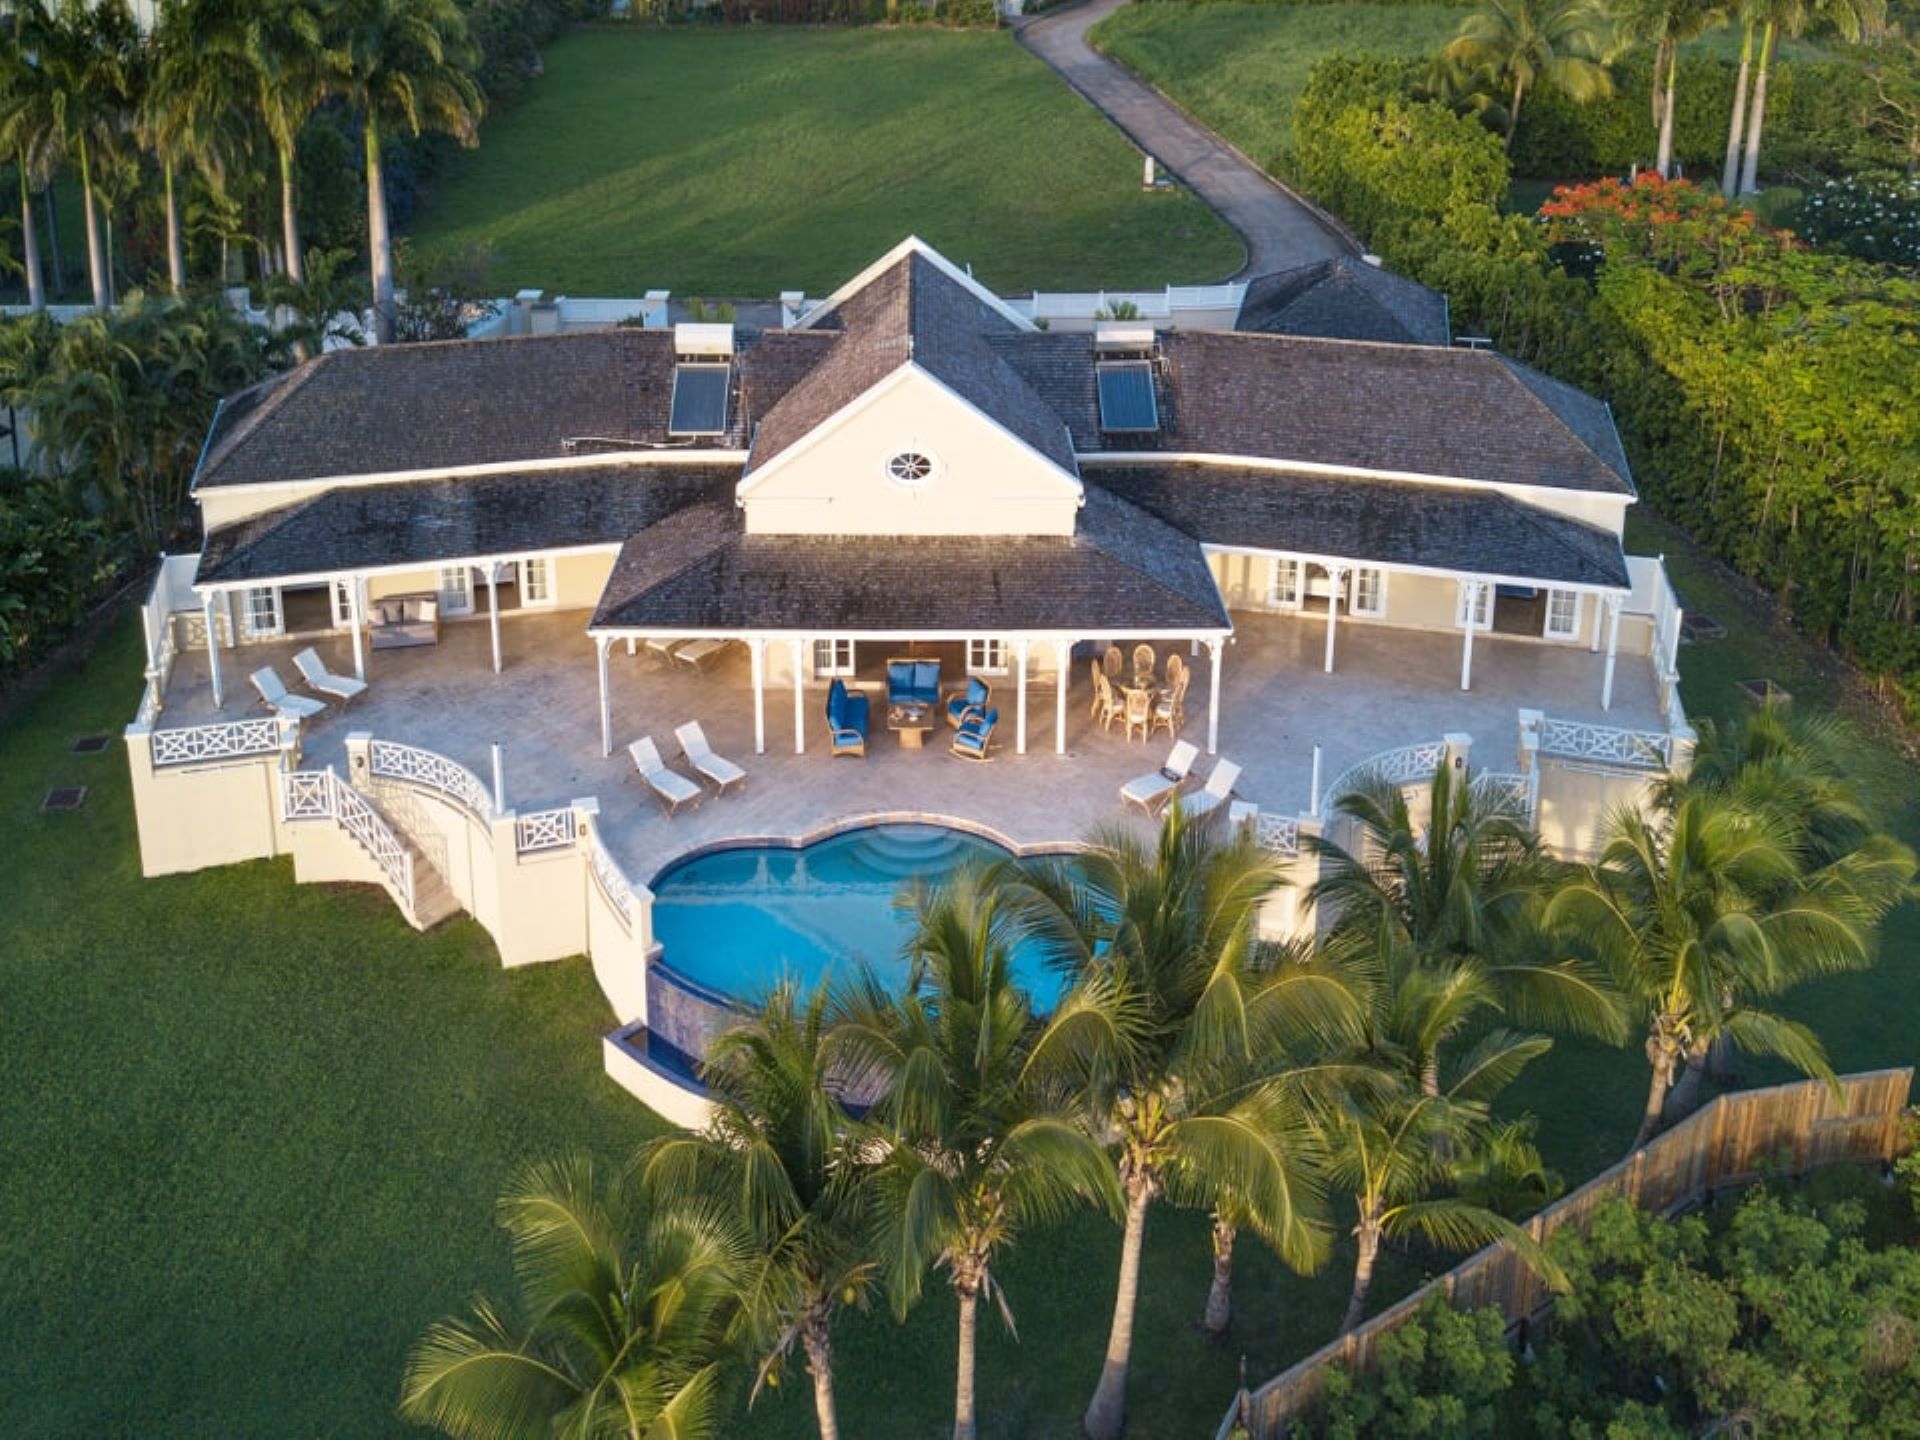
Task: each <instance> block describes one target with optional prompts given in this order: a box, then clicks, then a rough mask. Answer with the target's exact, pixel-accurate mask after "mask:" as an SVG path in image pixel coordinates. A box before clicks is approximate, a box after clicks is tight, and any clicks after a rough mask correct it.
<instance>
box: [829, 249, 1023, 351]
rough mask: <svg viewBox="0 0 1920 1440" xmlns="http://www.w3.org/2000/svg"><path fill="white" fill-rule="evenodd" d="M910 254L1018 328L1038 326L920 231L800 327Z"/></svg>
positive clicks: (846, 286)
mask: <svg viewBox="0 0 1920 1440" xmlns="http://www.w3.org/2000/svg"><path fill="white" fill-rule="evenodd" d="M909 255H918V256H920V257H921V258H922V259H923V260H925V261H927V262H928V263H929V264H931V265H932V266H933V267H934V268H935V269H936V270H938V271H939V272H940V273H941V274H942V275H945V276H946V277H947V278H948V279H949V280H952V281H953V282H954V283H955V284H957V285H959V286H960V287H961V288H962V289H964V290H966V291H967V292H968V293H969V294H971V295H972V296H973V297H974V299H976V300H978V301H979V302H980V303H981V304H982V305H985V306H986V307H987V308H988V309H990V310H992V311H993V312H994V313H995V314H997V315H999V316H1001V317H1002V318H1004V319H1005V320H1006V321H1007V322H1008V323H1009V324H1011V325H1012V326H1013V327H1014V329H1016V330H1031V329H1033V328H1034V325H1033V322H1032V321H1031V320H1029V319H1028V318H1027V317H1026V316H1024V315H1022V314H1021V313H1020V312H1019V311H1018V310H1016V309H1014V308H1013V307H1012V306H1011V305H1009V304H1007V302H1006V301H1004V300H1002V299H1001V298H1000V297H999V296H998V295H996V294H994V293H993V291H991V290H989V289H988V288H987V287H986V286H984V285H982V284H981V283H980V282H979V281H978V280H976V279H974V278H973V276H972V275H970V274H968V273H967V272H966V271H965V270H962V269H961V268H960V267H959V266H958V265H956V264H954V263H953V262H952V261H951V260H949V259H947V257H946V256H944V255H942V254H941V253H940V252H939V251H938V250H936V249H934V248H933V247H932V246H931V245H929V244H927V242H926V241H924V240H922V239H921V238H920V237H919V236H918V235H909V236H908V237H907V238H906V239H904V240H902V241H901V242H900V243H899V244H898V245H896V246H894V247H893V248H892V249H891V250H889V251H887V253H886V254H884V255H882V256H881V257H880V258H879V259H878V260H876V261H874V262H873V263H872V264H871V265H869V266H867V268H866V269H864V270H862V271H861V272H860V273H859V274H858V275H856V276H854V277H853V278H852V279H851V280H849V281H847V283H846V284H844V285H842V286H841V287H840V288H839V289H838V290H835V291H834V292H833V293H832V294H831V295H829V296H827V298H826V299H824V300H822V301H821V302H820V303H819V304H817V305H815V306H814V307H813V308H812V309H811V310H809V311H807V313H806V315H805V316H804V317H803V318H802V319H801V321H800V323H799V325H798V326H797V327H796V328H797V329H801V330H810V329H812V328H813V327H814V325H816V324H817V323H818V322H819V321H821V320H824V319H825V318H826V317H827V316H829V315H831V314H832V313H833V312H834V310H835V309H836V308H837V307H838V306H839V304H840V302H841V301H842V300H844V299H846V298H847V297H848V296H849V295H854V294H857V293H859V292H860V291H861V290H864V289H866V287H867V285H868V284H869V283H870V282H871V281H872V280H873V279H874V278H875V277H876V276H880V275H884V274H886V272H887V271H889V270H891V269H892V268H893V267H894V266H895V265H897V264H899V263H900V261H902V260H904V259H905V258H906V257H907V256H909Z"/></svg>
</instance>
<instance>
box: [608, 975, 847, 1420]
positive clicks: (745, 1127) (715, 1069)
mask: <svg viewBox="0 0 1920 1440" xmlns="http://www.w3.org/2000/svg"><path fill="white" fill-rule="evenodd" d="M830 1019H831V1008H830V1004H829V999H828V993H827V990H826V987H825V986H822V987H820V988H819V989H816V990H815V991H813V992H812V993H811V994H809V995H806V996H804V997H803V996H801V995H800V994H799V993H798V992H797V991H796V990H795V988H794V987H793V986H792V985H790V984H782V985H780V986H778V987H776V988H775V990H774V991H773V993H772V994H771V995H769V996H768V997H767V999H766V1000H765V1001H764V1002H763V1003H762V1005H761V1006H760V1008H759V1009H758V1010H757V1011H755V1012H754V1014H753V1015H752V1016H751V1017H750V1018H749V1019H747V1020H746V1021H744V1022H743V1023H741V1024H739V1025H736V1026H735V1027H734V1028H732V1029H730V1030H728V1031H726V1032H724V1033H723V1034H721V1035H720V1036H719V1037H718V1038H717V1039H715V1040H714V1041H713V1043H712V1044H711V1045H710V1046H709V1047H708V1051H707V1060H706V1064H705V1066H704V1068H703V1070H702V1072H701V1073H702V1076H703V1078H704V1079H705V1081H706V1083H707V1088H708V1091H709V1093H710V1095H711V1097H712V1101H713V1107H714V1109H713V1118H712V1120H711V1121H710V1122H709V1123H708V1125H707V1128H706V1130H705V1131H704V1132H702V1133H701V1134H698V1135H675V1136H671V1137H669V1138H667V1139H665V1140H662V1141H660V1142H658V1143H657V1144H655V1145H654V1146H652V1147H650V1148H649V1150H648V1151H647V1152H646V1155H645V1169H644V1172H643V1173H644V1176H645V1181H646V1188H647V1192H648V1193H649V1194H650V1195H653V1196H654V1197H655V1198H656V1199H657V1200H660V1201H665V1202H667V1203H669V1204H675V1203H693V1202H695V1201H697V1200H698V1199H700V1198H701V1197H703V1196H705V1197H710V1198H712V1199H714V1200H717V1201H720V1202H722V1203H725V1204H727V1205H729V1206H731V1207H732V1208H733V1210H734V1211H735V1212H736V1213H737V1215H738V1217H739V1221H740V1223H741V1225H742V1226H743V1228H744V1229H745V1231H746V1233H747V1235H748V1237H749V1242H750V1249H751V1251H752V1255H751V1258H750V1260H749V1262H748V1264H747V1266H746V1268H745V1276H744V1278H743V1280H742V1283H741V1290H740V1295H741V1303H742V1306H743V1310H744V1317H745V1320H746V1322H747V1324H748V1326H749V1328H750V1330H751V1333H752V1335H753V1338H754V1340H755V1341H756V1343H757V1344H758V1345H759V1346H760V1349H761V1361H760V1365H759V1369H758V1372H757V1374H756V1376H755V1381H754V1387H753V1398H755V1399H758V1397H759V1395H760V1391H761V1388H762V1386H764V1385H767V1384H778V1383H779V1378H780V1375H781V1374H782V1372H783V1369H784V1365H785V1362H786V1359H787V1357H788V1356H789V1355H790V1354H791V1353H792V1351H793V1348H794V1346H795V1345H796V1344H797V1345H798V1346H799V1347H800V1349H801V1351H802V1352H803V1353H804V1354H805V1356H806V1365H807V1371H808V1373H809V1374H810V1375H811V1376H812V1377H813V1402H814V1412H815V1415H816V1417H817V1420H818V1424H819V1429H820V1436H821V1440H835V1437H837V1436H838V1435H839V1433H840V1425H839V1420H838V1416H837V1411H836V1408H835V1405H834V1395H833V1318H834V1313H835V1311H836V1310H838V1309H839V1308H840V1307H841V1306H842V1305H847V1304H853V1303H856V1302H858V1301H860V1300H861V1299H863V1298H864V1296H865V1294H866V1291H867V1289H868V1286H869V1283H870V1281H871V1279H872V1275H873V1270H874V1264H873V1262H872V1260H871V1258H870V1257H869V1254H868V1252H867V1249H866V1247H865V1240H866V1213H865V1211H866V1205H865V1200H866V1193H865V1191H864V1189H863V1187H862V1184H861V1181H862V1180H863V1179H864V1175H863V1173H862V1171H861V1168H860V1167H859V1165H858V1164H857V1154H856V1151H855V1149H854V1147H853V1145H852V1144H851V1143H850V1139H849V1137H850V1134H851V1133H852V1131H853V1129H854V1127H853V1124H852V1122H851V1120H850V1119H849V1118H848V1115H847V1112H846V1110H845V1109H843V1108H842V1106H841V1103H840V1099H839V1087H838V1085H837V1083H836V1080H835V1075H834V1064H833V1058H832V1054H833V1046H832V1044H831V1042H830V1038H829V1022H830Z"/></svg>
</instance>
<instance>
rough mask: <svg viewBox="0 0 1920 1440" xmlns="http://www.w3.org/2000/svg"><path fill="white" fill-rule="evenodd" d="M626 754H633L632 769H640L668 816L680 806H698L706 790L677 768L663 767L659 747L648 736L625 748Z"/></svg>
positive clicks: (648, 786)
mask: <svg viewBox="0 0 1920 1440" xmlns="http://www.w3.org/2000/svg"><path fill="white" fill-rule="evenodd" d="M627 754H629V755H631V756H632V757H633V768H634V769H636V770H638V771H639V772H640V778H641V779H642V780H644V781H646V782H647V788H648V789H649V790H651V791H653V793H654V794H655V795H658V796H659V797H660V803H661V804H662V805H665V806H666V807H667V814H669V815H677V814H679V813H680V807H681V806H682V805H698V804H699V803H700V797H701V796H702V795H704V794H705V793H706V792H705V791H704V790H702V789H701V788H700V787H699V786H698V785H696V784H694V783H693V781H691V780H689V779H688V778H687V777H686V776H684V775H682V774H681V773H680V772H679V771H678V770H669V769H668V768H667V762H666V761H664V760H662V759H661V758H660V747H659V746H658V745H655V744H654V743H653V737H652V736H651V735H643V736H641V737H640V738H639V739H638V740H636V741H634V742H633V744H631V745H629V746H628V747H627Z"/></svg>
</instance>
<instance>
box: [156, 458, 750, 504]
mask: <svg viewBox="0 0 1920 1440" xmlns="http://www.w3.org/2000/svg"><path fill="white" fill-rule="evenodd" d="M747 454H748V452H747V451H745V450H696V449H693V448H691V447H689V446H683V445H670V446H665V447H662V448H661V449H658V450H603V451H601V452H600V453H598V454H596V455H548V456H537V457H534V458H532V459H527V460H489V461H487V462H486V463H485V464H480V465H434V466H430V467H428V468H426V469H424V470H367V471H361V472H357V473H356V472H353V471H348V472H345V473H343V474H334V475H307V476H301V477H298V478H294V479H288V480H244V481H240V482H237V483H235V484H232V485H209V486H207V489H206V493H207V494H209V495H254V494H259V493H261V492H263V491H268V490H288V489H293V488H295V487H298V486H309V485H318V486H321V487H323V488H325V489H328V490H344V489H347V488H349V487H353V486H360V485H406V484H411V483H412V482H413V481H415V480H458V479H462V478H464V477H466V476H468V475H520V474H526V473H528V472H534V471H547V470H592V469H594V468H595V467H597V466H608V465H615V466H627V465H636V466H637V465H730V464H731V465H744V464H745V463H746V461H747ZM193 498H194V499H195V500H200V499H202V498H203V497H202V495H201V493H200V492H199V491H197V490H196V491H195V492H194V494H193ZM236 523H237V522H236Z"/></svg>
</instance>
